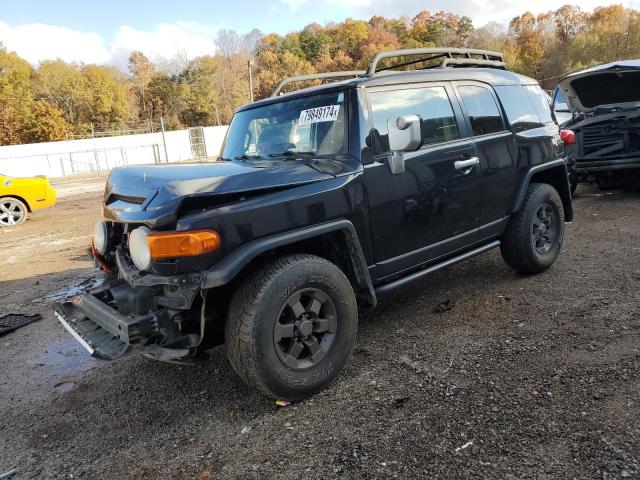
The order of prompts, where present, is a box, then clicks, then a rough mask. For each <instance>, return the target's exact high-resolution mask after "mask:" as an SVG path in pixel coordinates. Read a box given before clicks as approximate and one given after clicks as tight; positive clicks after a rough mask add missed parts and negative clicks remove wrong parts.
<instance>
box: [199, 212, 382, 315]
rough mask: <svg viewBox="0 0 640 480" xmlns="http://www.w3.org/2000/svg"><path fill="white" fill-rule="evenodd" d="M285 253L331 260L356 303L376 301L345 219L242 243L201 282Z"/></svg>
mask: <svg viewBox="0 0 640 480" xmlns="http://www.w3.org/2000/svg"><path fill="white" fill-rule="evenodd" d="M289 253H309V254H313V255H317V256H319V257H323V258H325V259H327V260H329V261H331V262H333V263H335V264H336V265H337V266H338V267H339V268H340V269H341V270H342V271H343V272H344V274H345V275H346V276H347V278H348V279H349V281H350V283H351V285H352V287H353V290H354V292H355V294H356V299H357V301H358V304H359V305H361V306H363V307H366V308H374V307H375V306H376V305H377V297H376V293H375V290H374V288H373V283H372V281H371V277H370V275H369V269H368V267H367V263H366V260H365V257H364V253H363V251H362V247H361V245H360V241H359V239H358V235H357V233H356V231H355V228H354V226H353V224H352V223H351V222H350V221H348V220H336V221H333V222H328V223H323V224H320V225H314V226H311V227H305V228H301V229H297V230H294V231H291V232H286V233H283V234H278V235H273V236H269V237H265V238H262V239H258V240H255V241H253V242H251V243H248V244H246V245H243V246H242V247H240V248H238V249H237V250H235V251H234V252H232V253H230V254H229V255H228V256H227V257H226V258H224V259H223V260H222V261H221V262H220V263H218V264H217V265H215V266H214V267H213V268H211V269H209V270H207V271H206V272H203V278H202V286H203V288H205V289H209V288H217V287H223V286H227V285H230V284H233V283H235V282H238V281H240V280H241V279H242V278H244V277H246V276H247V275H248V274H249V273H250V272H251V271H253V269H254V268H255V267H256V266H257V265H260V264H262V263H263V262H265V261H267V260H268V259H270V258H273V256H275V255H284V254H289Z"/></svg>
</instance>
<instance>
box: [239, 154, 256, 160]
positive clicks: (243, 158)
mask: <svg viewBox="0 0 640 480" xmlns="http://www.w3.org/2000/svg"><path fill="white" fill-rule="evenodd" d="M233 159H234V160H262V157H261V156H260V155H239V156H237V157H234V158H233Z"/></svg>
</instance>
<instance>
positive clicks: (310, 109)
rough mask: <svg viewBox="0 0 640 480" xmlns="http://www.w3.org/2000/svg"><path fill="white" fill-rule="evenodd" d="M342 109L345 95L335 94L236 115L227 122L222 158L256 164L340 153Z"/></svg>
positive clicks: (343, 124) (343, 128) (343, 144)
mask: <svg viewBox="0 0 640 480" xmlns="http://www.w3.org/2000/svg"><path fill="white" fill-rule="evenodd" d="M345 105H346V101H345V93H344V92H343V91H339V92H331V93H322V94H318V95H309V96H308V97H302V98H295V99H291V100H283V101H281V102H276V103H272V104H270V105H265V106H264V107H258V108H252V109H250V110H243V111H241V112H238V113H236V114H235V115H234V116H233V120H232V121H231V126H230V127H229V132H228V133H227V138H226V140H225V144H224V148H223V151H222V157H223V158H224V159H227V160H234V159H236V160H237V159H245V160H248V159H258V160H260V159H267V158H268V159H276V158H278V157H287V156H295V154H300V155H302V154H312V155H323V156H326V155H335V154H338V153H344V151H345V149H346V143H347V142H346V140H345V139H346V134H345V132H346V120H345V117H346V113H345Z"/></svg>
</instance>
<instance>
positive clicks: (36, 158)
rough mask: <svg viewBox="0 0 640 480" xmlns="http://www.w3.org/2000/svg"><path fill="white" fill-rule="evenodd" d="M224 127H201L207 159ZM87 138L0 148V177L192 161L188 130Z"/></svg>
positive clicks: (219, 142)
mask: <svg viewBox="0 0 640 480" xmlns="http://www.w3.org/2000/svg"><path fill="white" fill-rule="evenodd" d="M227 128H228V127H227V126H218V127H204V128H203V133H204V141H205V146H206V152H207V156H208V157H217V156H218V155H219V153H220V148H221V146H222V142H223V140H224V136H225V135H226V132H227ZM165 141H166V155H165V146H164V142H163V139H162V133H160V132H157V133H146V134H141V135H122V136H117V137H101V138H87V139H82V140H67V141H60V142H46V143H32V144H27V145H8V146H2V147H0V173H2V174H4V175H9V176H13V177H30V176H35V175H46V176H48V177H65V176H69V175H77V174H81V173H97V172H101V171H108V170H111V169H112V168H114V167H118V166H123V165H134V164H150V163H167V162H180V161H185V160H190V159H192V158H193V154H192V149H191V141H190V139H189V130H188V129H187V130H176V131H171V132H165Z"/></svg>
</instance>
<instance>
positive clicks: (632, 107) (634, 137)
mask: <svg viewBox="0 0 640 480" xmlns="http://www.w3.org/2000/svg"><path fill="white" fill-rule="evenodd" d="M553 109H554V110H555V112H556V116H557V117H558V119H559V120H561V119H563V120H564V121H562V128H563V129H566V130H563V132H562V134H563V137H564V138H565V140H566V141H567V143H569V144H571V147H570V148H568V149H567V156H568V163H569V170H570V180H571V186H572V189H575V187H576V186H577V184H578V183H581V182H588V183H590V182H594V183H596V184H598V185H599V186H600V188H602V189H608V188H614V187H625V186H631V187H635V188H640V60H624V61H619V62H614V63H608V64H606V65H600V66H597V67H593V68H590V69H588V70H583V71H580V72H576V73H572V74H571V75H568V76H567V77H565V78H563V79H562V80H560V81H559V82H558V84H557V86H556V89H555V91H554V95H553Z"/></svg>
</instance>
